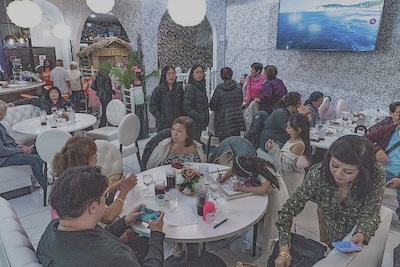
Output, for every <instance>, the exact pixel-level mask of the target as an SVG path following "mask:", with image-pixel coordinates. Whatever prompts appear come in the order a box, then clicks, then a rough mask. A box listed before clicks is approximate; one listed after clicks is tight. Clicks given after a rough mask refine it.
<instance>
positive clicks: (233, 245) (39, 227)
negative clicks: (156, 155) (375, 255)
mask: <svg viewBox="0 0 400 267" xmlns="http://www.w3.org/2000/svg"><path fill="white" fill-rule="evenodd" d="M146 142H147V140H140V141H139V147H140V148H141V153H143V151H142V150H143V148H144V146H145V144H146ZM123 162H124V173H125V174H126V173H129V172H134V173H138V172H140V168H139V164H138V162H137V159H136V156H130V157H127V158H124V160H123ZM42 198H43V196H42V195H39V191H38V190H37V191H35V192H33V193H32V194H30V195H26V196H23V197H19V198H15V199H12V200H10V203H11V205H12V206H13V207H14V209H15V210H16V212H17V213H18V216H19V217H20V220H21V223H22V225H23V226H24V228H25V230H26V232H27V233H28V236H29V238H30V240H31V241H32V243H33V244H34V246H35V247H36V246H37V244H38V242H39V240H40V236H41V234H42V233H43V231H44V230H45V228H46V226H47V224H48V223H49V222H50V207H49V206H47V207H43V205H42ZM295 230H296V231H297V232H298V233H302V234H304V235H306V236H307V237H309V238H312V239H315V240H318V225H317V217H316V210H315V205H312V204H310V205H307V206H306V209H305V210H304V211H303V212H302V213H301V214H300V215H299V216H298V217H297V218H296V219H295ZM252 238H253V235H252V230H248V231H247V232H245V233H243V234H241V235H237V236H234V237H231V238H228V239H225V240H220V241H216V242H210V243H208V244H207V248H206V249H207V251H209V252H212V253H214V254H216V255H218V256H219V257H220V258H221V259H223V260H224V262H225V263H226V265H227V266H228V267H231V266H236V262H237V261H243V262H253V261H254V260H255V259H256V258H257V257H259V256H260V253H261V251H260V248H257V252H256V257H252V256H251V254H252V246H251V244H252ZM399 243H400V224H399V223H397V221H393V222H392V225H391V228H390V232H389V236H388V239H387V243H386V254H385V258H384V262H383V264H382V266H384V267H389V266H390V267H391V266H393V259H392V258H393V249H394V248H395V247H396V246H397V245H398V244H399ZM164 248H165V257H168V256H170V255H171V254H172V251H173V249H172V244H169V243H167V242H166V243H165V245H164Z"/></svg>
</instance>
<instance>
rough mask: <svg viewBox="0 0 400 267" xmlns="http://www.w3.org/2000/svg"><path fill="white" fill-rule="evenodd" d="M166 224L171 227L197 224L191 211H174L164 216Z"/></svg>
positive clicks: (195, 217) (180, 209)
mask: <svg viewBox="0 0 400 267" xmlns="http://www.w3.org/2000/svg"><path fill="white" fill-rule="evenodd" d="M165 219H166V222H167V223H168V224H169V225H171V226H185V225H192V224H198V221H197V216H196V214H194V212H193V210H192V209H182V208H178V209H174V210H173V212H168V213H166V214H165Z"/></svg>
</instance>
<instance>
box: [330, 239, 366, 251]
mask: <svg viewBox="0 0 400 267" xmlns="http://www.w3.org/2000/svg"><path fill="white" fill-rule="evenodd" d="M332 246H334V247H335V248H337V249H338V250H339V251H341V252H355V251H361V250H362V247H360V246H359V245H357V244H354V243H352V242H350V241H340V242H332Z"/></svg>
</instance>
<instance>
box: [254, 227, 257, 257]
mask: <svg viewBox="0 0 400 267" xmlns="http://www.w3.org/2000/svg"><path fill="white" fill-rule="evenodd" d="M257 230H258V223H256V224H254V225H253V257H255V256H256V248H257Z"/></svg>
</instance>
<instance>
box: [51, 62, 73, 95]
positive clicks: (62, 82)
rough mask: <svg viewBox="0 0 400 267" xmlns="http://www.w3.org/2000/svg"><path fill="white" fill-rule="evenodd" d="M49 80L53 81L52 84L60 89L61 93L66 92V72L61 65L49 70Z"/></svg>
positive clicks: (67, 79)
mask: <svg viewBox="0 0 400 267" xmlns="http://www.w3.org/2000/svg"><path fill="white" fill-rule="evenodd" d="M50 80H51V81H52V82H53V86H55V87H57V88H58V89H60V91H61V93H62V94H68V89H69V88H68V85H67V81H69V78H68V72H67V71H66V70H65V69H64V68H63V67H59V66H57V67H55V68H54V69H52V70H51V72H50Z"/></svg>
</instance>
